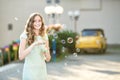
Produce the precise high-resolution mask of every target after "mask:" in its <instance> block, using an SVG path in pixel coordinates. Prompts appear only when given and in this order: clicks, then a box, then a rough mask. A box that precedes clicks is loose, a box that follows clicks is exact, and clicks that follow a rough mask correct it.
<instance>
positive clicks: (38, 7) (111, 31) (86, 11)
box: [0, 0, 120, 47]
mask: <svg viewBox="0 0 120 80" xmlns="http://www.w3.org/2000/svg"><path fill="white" fill-rule="evenodd" d="M45 1H46V0H24V1H23V0H0V28H1V29H0V47H3V46H4V45H7V44H9V43H11V41H12V40H16V39H19V35H20V34H21V32H22V31H23V29H24V25H25V23H26V20H27V18H28V16H29V14H30V13H32V12H36V11H37V12H40V13H41V14H42V16H43V17H44V18H45V21H46V15H45V13H44V7H45V6H46V2H45ZM89 1H90V0H86V2H85V0H61V3H60V4H61V6H63V7H64V13H63V14H62V15H61V18H60V22H61V23H62V24H66V25H67V29H71V30H74V27H73V24H72V26H71V21H70V19H69V16H68V14H67V13H68V11H69V10H76V9H80V10H81V11H80V12H81V13H80V14H81V15H80V18H79V21H78V23H77V31H78V32H80V31H81V30H82V29H83V28H93V27H95V28H96V27H98V28H103V29H104V30H105V34H106V37H107V42H108V43H109V44H120V37H119V34H120V32H119V30H120V27H119V26H120V0H91V2H89ZM101 1H102V3H101ZM92 2H93V3H92ZM68 3H69V4H68ZM93 4H95V6H93ZM15 17H17V18H18V20H17V21H16V20H15V19H14V18H15ZM8 23H12V24H13V30H12V31H8V29H7V25H8ZM46 23H47V21H46Z"/></svg>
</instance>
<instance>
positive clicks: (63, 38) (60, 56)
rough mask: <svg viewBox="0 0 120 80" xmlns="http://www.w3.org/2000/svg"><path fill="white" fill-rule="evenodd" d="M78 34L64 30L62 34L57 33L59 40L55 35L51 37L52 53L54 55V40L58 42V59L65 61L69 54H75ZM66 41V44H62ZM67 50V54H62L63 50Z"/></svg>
mask: <svg viewBox="0 0 120 80" xmlns="http://www.w3.org/2000/svg"><path fill="white" fill-rule="evenodd" d="M76 35H77V33H75V32H72V31H68V30H66V31H65V30H64V31H62V32H58V33H57V36H58V37H57V38H56V37H54V36H53V35H49V46H50V52H51V54H52V39H53V38H54V39H55V40H56V56H57V58H58V59H63V58H64V57H65V55H68V54H69V53H73V52H75V37H76ZM69 38H70V39H72V41H71V42H69V41H68V39H69ZM62 41H64V42H62ZM63 47H64V48H66V49H65V52H62V49H63Z"/></svg>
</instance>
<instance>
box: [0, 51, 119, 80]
mask: <svg viewBox="0 0 120 80" xmlns="http://www.w3.org/2000/svg"><path fill="white" fill-rule="evenodd" d="M22 69H23V63H21V62H20V63H11V64H9V65H6V66H3V67H0V80H22ZM47 70H48V80H120V50H119V49H117V50H116V49H108V50H107V52H106V53H105V54H98V55H97V54H89V55H75V54H73V55H70V56H67V57H66V59H65V60H63V61H61V62H50V63H47Z"/></svg>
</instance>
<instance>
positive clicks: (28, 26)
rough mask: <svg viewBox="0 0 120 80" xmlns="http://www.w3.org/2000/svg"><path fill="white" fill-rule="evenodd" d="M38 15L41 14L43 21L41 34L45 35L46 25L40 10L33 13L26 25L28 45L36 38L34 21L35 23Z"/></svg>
mask: <svg viewBox="0 0 120 80" xmlns="http://www.w3.org/2000/svg"><path fill="white" fill-rule="evenodd" d="M36 16H39V17H40V18H41V21H42V25H41V28H40V29H39V35H40V36H42V37H43V36H44V35H45V26H44V22H43V18H42V16H41V15H40V14H39V13H38V12H36V13H32V14H31V15H30V17H29V18H28V20H27V22H26V25H25V32H26V33H27V44H28V45H31V44H32V43H33V42H34V40H35V32H34V27H33V23H34V18H35V17H36Z"/></svg>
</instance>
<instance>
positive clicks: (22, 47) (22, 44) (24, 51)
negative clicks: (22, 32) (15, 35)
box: [19, 39, 42, 60]
mask: <svg viewBox="0 0 120 80" xmlns="http://www.w3.org/2000/svg"><path fill="white" fill-rule="evenodd" d="M39 44H42V42H41V41H36V42H34V43H32V44H31V45H30V46H29V47H27V48H26V39H21V41H20V46H19V59H20V60H23V59H24V58H25V57H26V56H27V55H28V54H29V53H30V52H31V50H32V49H33V47H34V46H35V45H39Z"/></svg>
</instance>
